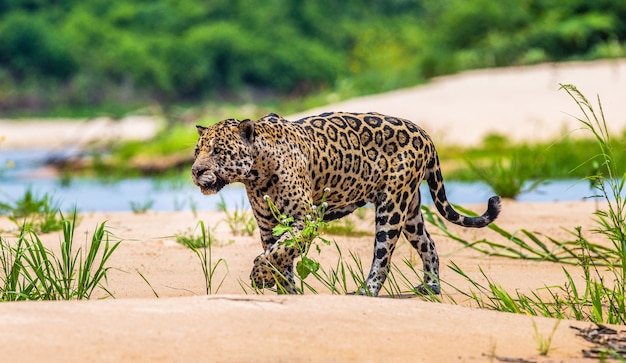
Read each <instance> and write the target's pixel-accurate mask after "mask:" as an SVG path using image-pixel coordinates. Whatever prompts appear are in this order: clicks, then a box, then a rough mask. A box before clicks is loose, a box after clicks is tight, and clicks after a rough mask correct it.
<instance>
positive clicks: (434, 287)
mask: <svg viewBox="0 0 626 363" xmlns="http://www.w3.org/2000/svg"><path fill="white" fill-rule="evenodd" d="M415 292H416V293H417V294H419V295H439V294H440V293H441V288H440V287H439V285H438V284H424V285H419V286H416V287H415Z"/></svg>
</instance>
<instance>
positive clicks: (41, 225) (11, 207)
mask: <svg viewBox="0 0 626 363" xmlns="http://www.w3.org/2000/svg"><path fill="white" fill-rule="evenodd" d="M7 199H8V200H9V202H0V215H6V216H7V217H8V218H9V220H11V221H12V222H13V223H15V224H16V225H18V226H25V228H26V229H28V230H33V231H37V232H41V233H49V232H54V231H58V230H61V229H62V228H63V218H62V216H61V212H60V210H59V205H60V202H59V201H57V200H56V199H55V198H54V196H53V195H52V194H49V193H46V194H44V195H39V194H36V193H35V192H33V191H32V189H31V188H28V189H26V192H25V193H24V195H23V196H22V197H21V198H18V199H16V200H13V201H10V199H11V198H10V197H8V196H7Z"/></svg>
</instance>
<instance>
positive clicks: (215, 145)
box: [191, 119, 254, 195]
mask: <svg viewBox="0 0 626 363" xmlns="http://www.w3.org/2000/svg"><path fill="white" fill-rule="evenodd" d="M196 128H197V129H198V134H199V135H200V139H199V140H198V143H197V144H196V150H195V156H194V162H193V166H192V167H191V177H192V179H193V182H194V183H195V184H196V185H197V186H199V187H200V190H201V191H202V193H203V194H205V195H209V194H215V193H217V192H219V191H220V190H221V189H222V188H223V187H224V186H225V185H227V184H230V183H234V182H241V181H243V180H245V179H246V178H247V176H248V175H249V173H250V170H251V168H252V163H253V161H254V157H253V153H252V146H253V142H254V122H253V121H250V120H244V121H239V120H235V119H229V120H224V121H220V122H219V123H217V124H215V125H213V126H210V127H203V126H196Z"/></svg>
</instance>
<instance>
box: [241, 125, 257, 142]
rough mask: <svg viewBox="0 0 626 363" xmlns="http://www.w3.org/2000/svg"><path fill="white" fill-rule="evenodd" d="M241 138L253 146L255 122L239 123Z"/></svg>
mask: <svg viewBox="0 0 626 363" xmlns="http://www.w3.org/2000/svg"><path fill="white" fill-rule="evenodd" d="M238 128H239V136H241V138H242V139H243V141H245V142H247V143H249V144H252V142H253V141H254V122H253V121H252V120H243V121H241V122H240V123H239V126H238Z"/></svg>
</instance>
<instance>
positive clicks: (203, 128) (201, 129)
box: [196, 125, 206, 136]
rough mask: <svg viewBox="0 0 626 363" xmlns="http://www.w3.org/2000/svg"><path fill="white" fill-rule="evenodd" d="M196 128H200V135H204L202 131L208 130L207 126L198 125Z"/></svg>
mask: <svg viewBox="0 0 626 363" xmlns="http://www.w3.org/2000/svg"><path fill="white" fill-rule="evenodd" d="M196 129H197V130H198V135H200V136H202V133H203V132H204V130H206V127H204V126H200V125H196Z"/></svg>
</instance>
